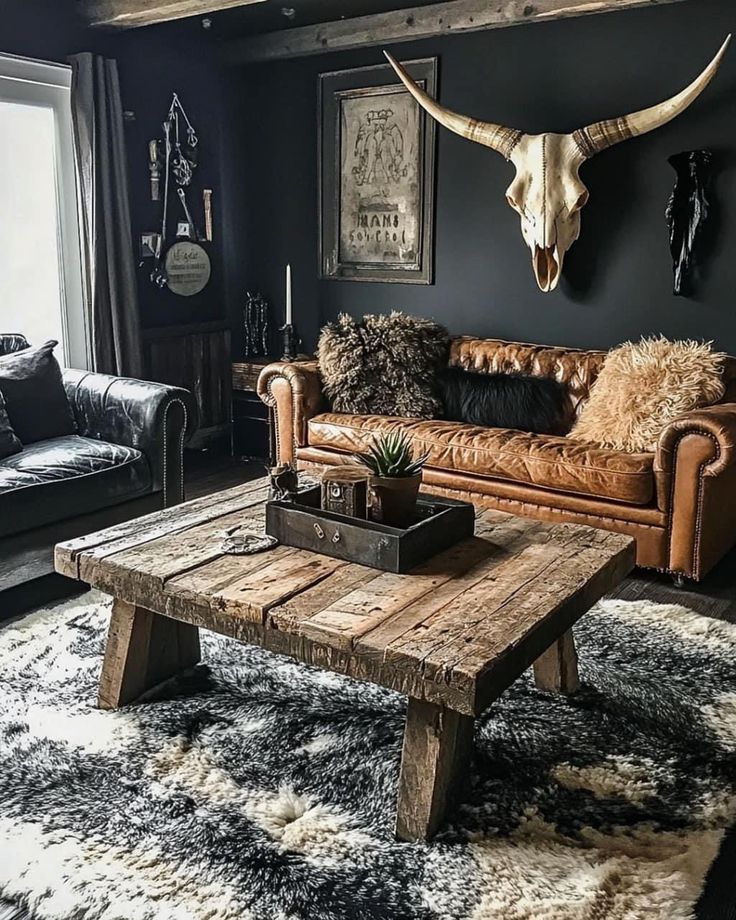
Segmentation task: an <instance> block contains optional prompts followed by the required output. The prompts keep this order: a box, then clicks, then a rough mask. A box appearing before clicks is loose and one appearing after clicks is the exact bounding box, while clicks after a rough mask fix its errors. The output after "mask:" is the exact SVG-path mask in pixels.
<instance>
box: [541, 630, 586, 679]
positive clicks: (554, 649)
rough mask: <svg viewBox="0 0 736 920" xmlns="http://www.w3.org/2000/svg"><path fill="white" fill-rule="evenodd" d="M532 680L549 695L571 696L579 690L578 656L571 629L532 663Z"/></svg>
mask: <svg viewBox="0 0 736 920" xmlns="http://www.w3.org/2000/svg"><path fill="white" fill-rule="evenodd" d="M534 680H535V681H536V684H537V686H538V687H539V689H540V690H547V691H549V692H550V693H566V694H572V693H576V692H577V691H578V690H579V689H580V678H579V677H578V654H577V652H576V651H575V640H574V639H573V636H572V630H571V629H568V631H567V632H566V633H564V635H562V636H561V637H560V638H559V639H558V640H557V641H556V642H554V643H553V644H552V645H550V647H549V648H548V649H547V651H546V652H544V654H542V655H540V656H539V658H537V660H536V661H535V662H534Z"/></svg>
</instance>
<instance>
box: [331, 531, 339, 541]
mask: <svg viewBox="0 0 736 920" xmlns="http://www.w3.org/2000/svg"><path fill="white" fill-rule="evenodd" d="M340 540H341V537H340V531H339V530H336V531H335V533H334V536H333V537H332V542H333V543H339V542H340Z"/></svg>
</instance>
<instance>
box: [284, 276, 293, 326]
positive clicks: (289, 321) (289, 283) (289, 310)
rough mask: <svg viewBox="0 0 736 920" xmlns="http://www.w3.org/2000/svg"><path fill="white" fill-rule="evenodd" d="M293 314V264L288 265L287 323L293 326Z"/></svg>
mask: <svg viewBox="0 0 736 920" xmlns="http://www.w3.org/2000/svg"><path fill="white" fill-rule="evenodd" d="M292 323H293V316H292V312H291V265H287V266H286V325H287V326H291V325H292Z"/></svg>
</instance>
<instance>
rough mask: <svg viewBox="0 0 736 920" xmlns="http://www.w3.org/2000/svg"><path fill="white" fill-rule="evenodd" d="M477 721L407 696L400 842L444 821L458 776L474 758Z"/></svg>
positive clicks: (398, 828) (415, 838) (430, 832)
mask: <svg viewBox="0 0 736 920" xmlns="http://www.w3.org/2000/svg"><path fill="white" fill-rule="evenodd" d="M473 721H474V720H473V719H472V718H471V717H470V716H463V715H460V713H459V712H454V711H453V710H451V709H445V708H444V707H442V706H435V705H434V704H432V703H425V702H423V701H421V700H415V699H411V698H410V699H409V708H408V710H407V714H406V730H405V732H404V750H403V753H402V755H401V775H400V777H399V802H398V809H397V815H396V835H397V836H398V837H400V838H401V839H402V840H410V841H413V842H416V841H423V840H428V839H429V838H430V837H431V836H432V835H433V834H434V833H435V831H436V830H437V828H438V827H439V826H440V824H441V823H442V819H443V817H444V813H445V808H446V806H447V804H448V800H449V799H450V797H451V796H452V793H453V792H454V791H455V785H456V780H457V779H458V778H460V777H462V775H463V774H465V773H466V771H467V768H468V764H469V762H470V753H471V750H472V746H473Z"/></svg>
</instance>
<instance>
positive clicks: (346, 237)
mask: <svg viewBox="0 0 736 920" xmlns="http://www.w3.org/2000/svg"><path fill="white" fill-rule="evenodd" d="M416 64H418V65H423V68H422V69H423V70H426V68H427V67H430V68H431V69H432V71H433V69H434V62H433V61H432V62H429V61H424V62H416ZM367 70H370V71H375V72H378V74H380V76H382V77H383V78H384V79H387V80H391V75H390V73H388V72H387V71H386V68H385V67H383V66H381V67H375V68H368V69H367ZM358 73H361V72H360V71H358ZM350 74H351V72H350V71H347V72H342V73H340V74H329V75H326V77H331V78H333V79H334V78H340V77H345V76H347V75H350ZM363 74H365V69H364V71H363ZM363 74H361V75H363ZM323 79H324V78H323ZM420 79H421V76H420ZM422 82H424V83H426V82H427V79H426V76H425V77H424V79H423V80H422ZM323 89H324V87H323ZM331 89H332V92H331V94H330V98H329V99H328V100H327V103H328V104H327V106H325V109H326V110H324V109H323V125H322V131H323V144H322V156H323V161H322V177H323V185H322V220H323V223H322V234H321V236H322V255H323V258H322V269H323V277H336V278H343V279H347V280H368V281H414V282H420V283H430V282H431V275H432V265H431V261H432V260H431V255H432V254H431V217H432V209H431V204H432V201H431V197H432V186H433V177H432V174H431V170H432V165H433V157H432V156H431V152H432V147H431V145H432V143H433V136H432V137H430V138H428V137H427V131H428V130H430V129H431V126H432V123H431V122H430V124H429V125H427V124H426V122H425V118H424V116H423V113H422V111H421V109H420V108H419V106H418V105H417V104H416V102H415V101H414V99H412V97H411V95H410V94H409V93H407V92H406V91H405V90H404V89H403V87H401V86H400V85H377V86H371V87H365V86H360V87H356V88H346V89H340V88H338V87H335V88H331ZM332 119H334V124H332V125H329V124H327V123H326V122H327V121H328V120H330V121H331V120H332ZM333 137H334V145H331V144H330V143H329V142H328V141H329V139H331V138H333ZM330 167H332V169H331V168H330Z"/></svg>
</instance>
